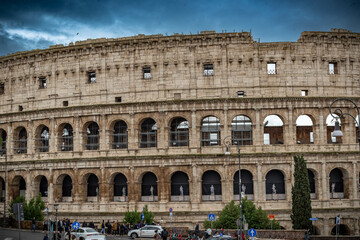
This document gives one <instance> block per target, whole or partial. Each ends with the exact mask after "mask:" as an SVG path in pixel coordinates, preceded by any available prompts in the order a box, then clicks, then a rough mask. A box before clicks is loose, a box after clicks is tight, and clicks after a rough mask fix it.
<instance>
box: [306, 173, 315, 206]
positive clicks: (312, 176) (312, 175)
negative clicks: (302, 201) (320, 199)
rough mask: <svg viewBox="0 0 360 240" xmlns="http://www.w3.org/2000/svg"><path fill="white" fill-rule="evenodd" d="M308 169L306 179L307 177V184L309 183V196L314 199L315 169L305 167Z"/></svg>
mask: <svg viewBox="0 0 360 240" xmlns="http://www.w3.org/2000/svg"><path fill="white" fill-rule="evenodd" d="M307 170H308V179H309V185H310V198H311V199H316V198H317V197H316V195H317V194H316V192H317V189H316V177H315V173H314V171H315V170H312V169H309V168H308V169H307Z"/></svg>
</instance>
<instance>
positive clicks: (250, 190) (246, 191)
mask: <svg viewBox="0 0 360 240" xmlns="http://www.w3.org/2000/svg"><path fill="white" fill-rule="evenodd" d="M233 180H234V182H233V189H234V200H239V199H240V196H239V171H236V173H235V174H234V179H233ZM241 195H242V197H245V196H246V198H247V199H248V200H254V184H253V176H252V174H251V172H250V171H248V170H241Z"/></svg>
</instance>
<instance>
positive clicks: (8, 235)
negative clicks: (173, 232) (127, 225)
mask: <svg viewBox="0 0 360 240" xmlns="http://www.w3.org/2000/svg"><path fill="white" fill-rule="evenodd" d="M44 236H45V233H42V232H41V231H36V232H35V233H33V232H31V231H30V230H24V229H23V230H21V240H42V239H43V237H44ZM0 240H19V230H18V229H14V228H0ZM106 240H130V238H128V237H120V236H107V237H106ZM137 240H140V239H139V238H138V239H137ZM148 240H149V239H148Z"/></svg>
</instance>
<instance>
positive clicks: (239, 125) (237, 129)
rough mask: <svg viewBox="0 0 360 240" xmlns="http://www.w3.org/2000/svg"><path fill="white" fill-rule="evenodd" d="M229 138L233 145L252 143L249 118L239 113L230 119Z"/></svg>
mask: <svg viewBox="0 0 360 240" xmlns="http://www.w3.org/2000/svg"><path fill="white" fill-rule="evenodd" d="M231 139H232V144H233V145H238V144H239V145H252V125H251V120H250V118H248V117H246V116H243V115H239V116H236V117H235V118H234V119H233V120H232V122H231Z"/></svg>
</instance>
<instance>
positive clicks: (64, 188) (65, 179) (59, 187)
mask: <svg viewBox="0 0 360 240" xmlns="http://www.w3.org/2000/svg"><path fill="white" fill-rule="evenodd" d="M72 197H73V177H72V176H71V174H67V173H66V174H60V175H59V176H58V178H57V179H56V183H55V187H54V198H55V200H56V201H58V202H71V201H72Z"/></svg>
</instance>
